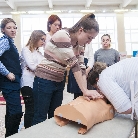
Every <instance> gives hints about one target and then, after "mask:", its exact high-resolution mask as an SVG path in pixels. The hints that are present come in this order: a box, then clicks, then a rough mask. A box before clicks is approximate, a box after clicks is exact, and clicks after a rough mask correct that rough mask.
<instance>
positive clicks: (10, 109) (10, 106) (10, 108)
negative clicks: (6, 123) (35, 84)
mask: <svg viewBox="0 0 138 138" xmlns="http://www.w3.org/2000/svg"><path fill="white" fill-rule="evenodd" d="M2 94H3V97H4V99H5V101H6V114H9V115H15V114H19V113H22V106H21V98H20V90H9V89H2Z"/></svg>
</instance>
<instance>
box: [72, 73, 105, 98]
mask: <svg viewBox="0 0 138 138" xmlns="http://www.w3.org/2000/svg"><path fill="white" fill-rule="evenodd" d="M74 77H75V79H76V81H77V83H78V85H79V87H80V89H81V91H82V92H83V95H84V96H85V97H86V100H90V99H96V98H103V96H102V95H100V94H99V93H98V92H97V91H96V90H88V89H87V81H86V75H82V72H81V71H76V72H74Z"/></svg>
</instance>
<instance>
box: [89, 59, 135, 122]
mask: <svg viewBox="0 0 138 138" xmlns="http://www.w3.org/2000/svg"><path fill="white" fill-rule="evenodd" d="M88 78H89V79H88V81H89V82H90V84H91V85H93V86H94V87H96V88H98V89H100V91H101V92H102V93H103V94H104V95H105V97H106V98H107V99H108V100H109V101H110V102H111V104H112V105H113V106H114V108H115V109H116V111H117V112H119V113H122V114H131V119H133V117H135V118H136V119H137V120H138V58H137V57H133V58H127V59H124V60H121V61H119V62H117V63H116V64H114V65H112V66H110V67H107V68H106V65H105V64H104V63H95V64H94V67H93V71H92V72H91V73H90V74H89V77H88Z"/></svg>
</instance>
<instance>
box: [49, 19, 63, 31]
mask: <svg viewBox="0 0 138 138" xmlns="http://www.w3.org/2000/svg"><path fill="white" fill-rule="evenodd" d="M60 26H61V24H60V21H59V20H56V21H55V22H54V23H53V24H50V32H52V33H53V34H54V33H56V32H57V31H58V30H60V29H61V28H60Z"/></svg>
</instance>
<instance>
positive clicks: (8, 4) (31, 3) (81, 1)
mask: <svg viewBox="0 0 138 138" xmlns="http://www.w3.org/2000/svg"><path fill="white" fill-rule="evenodd" d="M115 9H129V10H130V9H138V0H0V12H2V13H7V12H12V11H20V12H21V11H26V12H27V11H49V10H61V11H62V12H68V11H69V12H78V11H80V10H96V11H99V12H100V11H103V10H105V11H113V10H115Z"/></svg>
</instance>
